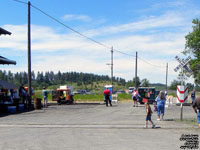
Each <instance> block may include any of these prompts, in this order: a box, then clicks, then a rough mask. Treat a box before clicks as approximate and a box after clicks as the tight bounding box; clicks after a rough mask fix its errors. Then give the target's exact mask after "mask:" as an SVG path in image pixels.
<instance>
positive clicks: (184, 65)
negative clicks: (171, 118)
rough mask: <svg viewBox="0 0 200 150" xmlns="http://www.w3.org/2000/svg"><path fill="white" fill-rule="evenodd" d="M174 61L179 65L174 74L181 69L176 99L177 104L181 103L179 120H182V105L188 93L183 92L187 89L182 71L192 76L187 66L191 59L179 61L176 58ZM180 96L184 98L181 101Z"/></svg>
mask: <svg viewBox="0 0 200 150" xmlns="http://www.w3.org/2000/svg"><path fill="white" fill-rule="evenodd" d="M175 58H176V60H177V61H178V62H179V65H178V66H177V67H176V68H175V69H174V71H175V72H177V71H178V70H179V69H181V74H180V76H179V77H178V79H180V80H181V86H177V99H178V100H179V102H180V103H181V115H180V119H181V120H183V103H184V102H185V100H186V98H187V95H188V92H185V89H187V88H186V87H185V86H184V85H183V82H184V80H185V79H186V77H185V75H184V70H186V71H187V72H188V73H189V75H191V74H192V71H191V69H190V68H189V66H188V63H189V61H190V60H191V57H190V56H189V57H187V58H186V59H185V60H184V59H180V58H179V57H178V56H176V57H175ZM180 88H181V89H184V90H183V91H180ZM181 95H183V96H184V98H183V99H180V97H182V96H181Z"/></svg>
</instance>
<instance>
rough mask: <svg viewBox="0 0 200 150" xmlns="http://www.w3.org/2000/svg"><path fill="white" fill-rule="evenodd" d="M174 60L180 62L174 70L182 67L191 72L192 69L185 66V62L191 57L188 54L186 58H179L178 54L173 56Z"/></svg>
mask: <svg viewBox="0 0 200 150" xmlns="http://www.w3.org/2000/svg"><path fill="white" fill-rule="evenodd" d="M175 58H176V60H177V61H178V62H179V63H180V64H179V65H178V66H177V67H176V68H175V69H174V71H175V72H177V71H178V70H179V69H180V68H184V69H185V70H187V72H189V73H192V70H191V69H190V68H189V67H188V66H187V64H188V63H189V61H190V60H191V57H190V56H189V57H188V58H186V59H185V60H184V59H180V58H179V57H178V56H176V57H175Z"/></svg>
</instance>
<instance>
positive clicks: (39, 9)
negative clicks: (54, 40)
mask: <svg viewBox="0 0 200 150" xmlns="http://www.w3.org/2000/svg"><path fill="white" fill-rule="evenodd" d="M31 6H32V7H33V8H35V9H36V10H38V11H40V12H41V13H43V14H44V15H46V16H47V17H49V18H51V19H53V20H54V21H56V22H57V23H59V24H61V25H63V26H64V27H66V28H68V29H69V30H71V31H73V32H75V33H77V34H79V35H81V36H82V37H84V38H86V39H88V40H90V41H92V42H95V43H97V44H99V45H101V46H103V47H105V48H109V49H110V47H109V46H107V45H105V44H103V43H101V42H98V41H96V40H94V39H92V38H90V37H88V36H86V35H84V34H82V33H80V32H78V31H76V30H75V29H73V28H71V27H69V26H68V25H66V24H64V23H62V22H61V21H59V20H58V19H56V18H54V17H52V16H50V15H49V14H47V13H46V12H44V11H42V10H41V9H39V8H38V7H36V6H34V5H32V4H31Z"/></svg>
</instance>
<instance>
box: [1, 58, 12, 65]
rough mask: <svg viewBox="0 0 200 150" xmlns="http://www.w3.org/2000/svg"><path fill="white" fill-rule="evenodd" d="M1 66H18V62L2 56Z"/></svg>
mask: <svg viewBox="0 0 200 150" xmlns="http://www.w3.org/2000/svg"><path fill="white" fill-rule="evenodd" d="M0 64H2V65H9V64H13V65H16V61H14V60H10V59H7V58H5V57H2V56H0Z"/></svg>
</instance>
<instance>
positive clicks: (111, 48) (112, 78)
mask: <svg viewBox="0 0 200 150" xmlns="http://www.w3.org/2000/svg"><path fill="white" fill-rule="evenodd" d="M111 85H113V47H111Z"/></svg>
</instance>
